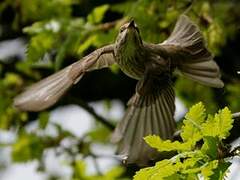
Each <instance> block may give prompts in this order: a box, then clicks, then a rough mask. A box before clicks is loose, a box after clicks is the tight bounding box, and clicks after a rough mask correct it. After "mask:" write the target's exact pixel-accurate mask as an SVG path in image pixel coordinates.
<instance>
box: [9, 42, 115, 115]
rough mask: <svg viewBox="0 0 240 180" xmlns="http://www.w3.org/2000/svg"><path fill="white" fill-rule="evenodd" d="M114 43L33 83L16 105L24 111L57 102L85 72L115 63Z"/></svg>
mask: <svg viewBox="0 0 240 180" xmlns="http://www.w3.org/2000/svg"><path fill="white" fill-rule="evenodd" d="M112 51H113V45H109V46H105V47H103V48H100V49H97V50H95V51H94V52H92V53H91V54H89V55H88V56H85V57H84V58H82V59H81V60H79V61H77V62H75V63H73V64H71V65H69V66H67V67H66V68H64V69H62V70H60V71H59V72H56V73H55V74H53V75H51V76H49V77H47V78H45V79H43V80H41V81H39V82H37V83H35V84H33V85H32V86H30V87H28V88H27V89H26V90H25V91H24V92H23V93H21V94H20V95H18V96H17V97H15V98H14V103H13V104H14V106H15V107H16V108H18V109H20V110H23V111H41V110H44V109H46V108H48V107H50V106H52V105H53V104H55V103H56V102H57V101H58V100H59V98H60V97H62V96H63V95H64V94H65V92H66V91H67V90H68V89H69V88H70V87H72V86H73V85H74V84H76V83H77V82H78V81H79V80H80V79H81V78H82V76H83V75H84V73H85V72H88V71H93V70H96V69H101V68H105V67H108V66H110V65H111V64H113V63H114V62H115V61H114V57H113V53H112Z"/></svg>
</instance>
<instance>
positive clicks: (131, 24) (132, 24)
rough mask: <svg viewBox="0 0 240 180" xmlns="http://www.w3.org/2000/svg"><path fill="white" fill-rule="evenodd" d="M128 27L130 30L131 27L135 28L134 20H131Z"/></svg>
mask: <svg viewBox="0 0 240 180" xmlns="http://www.w3.org/2000/svg"><path fill="white" fill-rule="evenodd" d="M127 27H128V28H131V27H133V28H135V22H134V20H131V21H130V22H129V24H128V26H127Z"/></svg>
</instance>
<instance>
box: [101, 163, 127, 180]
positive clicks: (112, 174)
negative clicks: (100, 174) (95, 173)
mask: <svg viewBox="0 0 240 180" xmlns="http://www.w3.org/2000/svg"><path fill="white" fill-rule="evenodd" d="M124 171H125V169H124V168H123V167H121V166H116V167H114V168H112V169H111V170H109V171H108V172H107V173H106V174H105V175H104V178H105V179H106V180H107V179H109V180H111V179H112V180H114V179H117V178H118V177H120V176H121V175H122V174H123V173H124Z"/></svg>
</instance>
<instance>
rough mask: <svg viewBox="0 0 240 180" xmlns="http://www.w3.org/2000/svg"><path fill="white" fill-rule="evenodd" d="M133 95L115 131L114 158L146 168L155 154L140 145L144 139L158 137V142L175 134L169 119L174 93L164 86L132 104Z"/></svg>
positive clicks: (171, 115) (172, 108) (147, 147)
mask: <svg viewBox="0 0 240 180" xmlns="http://www.w3.org/2000/svg"><path fill="white" fill-rule="evenodd" d="M136 96H139V95H137V94H135V95H134V96H133V98H132V99H131V100H130V104H129V107H128V109H127V112H126V114H125V116H124V118H123V120H122V121H120V122H119V124H118V125H117V128H116V129H115V131H114V133H113V136H112V141H113V142H115V143H116V142H118V144H119V146H118V154H120V155H121V156H122V157H123V159H125V161H126V163H137V164H139V165H146V164H147V163H148V161H149V160H153V159H155V158H157V157H158V155H159V153H158V152H157V151H156V150H154V149H152V148H150V147H149V146H148V145H147V144H146V143H145V141H144V139H143V138H144V137H145V136H147V135H152V134H155V135H159V136H160V137H161V138H162V139H171V138H172V137H173V133H174V130H175V127H176V126H175V121H174V119H173V115H174V111H175V106H174V91H173V89H172V87H170V86H168V87H167V88H165V89H162V90H159V92H157V93H154V94H151V95H146V96H139V97H138V98H139V100H138V103H137V104H136V103H133V102H134V100H133V99H136Z"/></svg>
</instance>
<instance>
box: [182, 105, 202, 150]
mask: <svg viewBox="0 0 240 180" xmlns="http://www.w3.org/2000/svg"><path fill="white" fill-rule="evenodd" d="M205 118H206V113H205V107H204V105H203V104H202V103H201V102H200V103H198V104H196V105H194V106H192V107H191V108H190V110H189V112H188V113H187V114H186V116H185V119H184V120H183V124H184V125H183V127H182V133H181V137H182V139H183V141H184V142H186V141H191V142H192V146H194V145H195V143H196V142H197V141H199V140H200V139H201V138H202V134H201V124H202V123H204V121H205Z"/></svg>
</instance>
